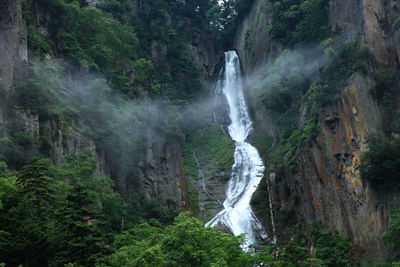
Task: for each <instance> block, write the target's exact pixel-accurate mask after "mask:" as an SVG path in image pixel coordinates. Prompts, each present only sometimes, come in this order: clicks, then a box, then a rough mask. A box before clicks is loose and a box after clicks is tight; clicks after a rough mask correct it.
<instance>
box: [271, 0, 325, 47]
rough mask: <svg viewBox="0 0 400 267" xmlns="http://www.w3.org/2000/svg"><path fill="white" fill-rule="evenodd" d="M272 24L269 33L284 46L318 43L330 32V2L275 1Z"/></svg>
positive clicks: (313, 0) (317, 0)
mask: <svg viewBox="0 0 400 267" xmlns="http://www.w3.org/2000/svg"><path fill="white" fill-rule="evenodd" d="M271 3H272V13H271V18H272V23H271V26H270V27H269V28H268V32H269V34H270V35H271V37H272V38H274V39H276V40H278V41H279V42H281V43H282V44H284V45H294V44H296V43H300V42H306V43H307V42H318V41H320V40H323V39H325V38H327V37H328V36H329V35H330V34H331V32H330V25H329V1H327V0H286V1H280V0H273V1H271Z"/></svg>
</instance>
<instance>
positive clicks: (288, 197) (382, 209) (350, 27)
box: [235, 0, 400, 257]
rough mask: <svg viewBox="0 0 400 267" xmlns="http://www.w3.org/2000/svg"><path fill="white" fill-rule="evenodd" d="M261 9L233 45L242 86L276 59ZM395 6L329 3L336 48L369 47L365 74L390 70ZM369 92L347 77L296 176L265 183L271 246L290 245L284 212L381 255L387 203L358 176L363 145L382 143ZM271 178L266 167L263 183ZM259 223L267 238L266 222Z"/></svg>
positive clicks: (262, 120)
mask: <svg viewBox="0 0 400 267" xmlns="http://www.w3.org/2000/svg"><path fill="white" fill-rule="evenodd" d="M268 5H269V4H268V2H267V1H258V0H255V1H254V4H253V7H252V9H251V11H250V13H249V15H248V16H247V17H246V18H244V20H243V22H242V25H240V26H239V28H238V31H237V33H236V37H235V48H236V49H237V50H238V54H239V56H240V59H241V62H242V64H243V70H244V72H245V74H246V75H248V76H250V78H251V75H250V74H252V73H254V72H257V70H258V69H259V68H260V66H261V65H262V64H264V63H265V62H267V63H268V62H270V61H271V60H273V59H274V58H276V56H277V55H278V54H279V52H280V46H279V45H278V44H274V43H273V42H272V41H271V40H269V38H268V34H267V32H266V30H265V29H266V28H267V27H268V25H269V20H270V18H269V14H268V12H269V7H268ZM399 6H400V2H399V1H393V0H390V1H384V0H355V1H344V0H332V1H331V10H330V20H331V25H332V28H333V29H334V30H340V32H341V37H342V39H343V40H349V41H351V40H360V41H361V43H364V44H367V45H368V46H369V47H370V50H371V53H372V59H373V60H372V61H371V62H373V63H371V67H372V68H397V67H398V66H399V63H398V62H399V51H400V42H399V40H400V33H399V32H400V30H399V29H398V28H394V27H393V25H394V21H395V20H396V19H397V18H398V17H399ZM261 29H262V30H263V31H261ZM248 82H249V83H251V80H250V79H249V81H248ZM374 86H375V84H374V81H373V78H372V77H368V76H365V75H361V74H354V75H353V76H352V77H351V78H350V79H349V80H348V85H347V87H346V88H345V89H344V90H343V91H342V93H341V96H340V101H339V102H338V103H337V104H336V105H332V106H329V107H325V108H324V109H323V110H322V111H321V112H320V114H319V115H318V129H319V132H318V137H317V138H316V140H314V141H312V142H305V143H304V144H303V146H302V147H301V152H300V158H299V162H298V163H299V164H298V165H299V171H298V173H296V174H292V173H290V172H289V171H286V172H285V173H284V174H283V176H282V174H281V178H279V179H274V180H270V181H269V183H268V184H269V185H270V196H265V201H267V202H268V199H271V200H272V205H271V208H272V210H273V215H275V216H274V217H275V220H276V221H275V225H276V228H277V232H278V241H279V239H281V240H286V241H288V240H290V239H291V238H292V235H293V234H294V233H295V231H296V229H293V228H291V227H292V226H290V225H289V226H288V225H285V223H286V224H287V222H285V220H284V219H282V216H281V215H280V213H281V211H285V210H289V211H291V212H294V213H295V214H296V217H297V222H298V223H299V224H302V225H303V226H304V227H305V228H307V226H306V222H308V221H314V222H321V223H322V224H323V225H324V226H326V227H328V228H330V229H331V230H333V231H337V232H339V233H340V234H342V235H343V236H345V237H348V238H350V240H352V241H353V242H354V243H355V244H356V246H357V247H358V248H359V250H362V251H364V252H367V254H368V256H372V257H382V256H383V255H385V253H387V252H388V249H387V247H386V246H385V244H384V243H383V242H382V240H381V235H382V233H383V232H385V231H386V230H387V227H388V224H389V220H390V203H391V202H392V201H393V199H394V197H395V196H394V195H391V194H386V195H378V194H377V193H376V191H374V190H373V188H370V186H369V185H368V184H366V183H364V182H363V181H362V180H361V179H360V174H359V166H360V161H361V155H362V153H363V152H364V151H365V150H366V149H367V144H366V139H367V137H368V136H369V135H378V136H382V135H383V129H382V128H383V125H382V118H381V117H380V114H381V111H380V109H379V107H378V105H377V103H376V101H375V100H374V98H373V96H372V95H371V93H370V91H371V89H372V88H373V87H374ZM249 100H250V106H251V107H252V111H253V114H254V117H255V122H256V127H257V128H258V129H261V130H262V131H264V132H265V134H267V135H270V136H273V137H274V136H276V133H277V132H278V131H279V129H276V127H275V126H274V124H273V123H272V120H271V117H270V114H269V113H268V111H266V110H265V109H264V108H263V104H262V103H261V102H260V101H259V99H258V98H257V97H252V95H251V92H250V98H249ZM309 113H310V111H308V110H305V109H304V110H303V111H302V112H301V118H300V121H299V126H300V127H304V124H305V122H306V121H308V119H309V118H308V116H309ZM274 172H275V170H274V167H273V166H270V169H267V170H266V176H270V175H271V174H274ZM282 177H283V178H282ZM260 186H265V183H264V185H260ZM268 212H269V210H268ZM265 223H266V224H267V225H266V228H267V230H268V231H269V235H270V236H273V234H274V233H273V231H272V226H271V221H270V219H267V221H266V222H265ZM278 243H279V242H278Z"/></svg>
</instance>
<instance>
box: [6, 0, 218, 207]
mask: <svg viewBox="0 0 400 267" xmlns="http://www.w3.org/2000/svg"><path fill="white" fill-rule="evenodd" d="M100 2H101V1H97V0H96V1H89V0H88V3H89V4H91V5H96V4H98V3H100ZM23 3H24V2H23V0H3V1H0V89H1V93H0V104H1V105H0V123H1V124H2V123H4V122H7V120H8V119H10V118H8V117H7V113H8V112H9V110H5V109H6V107H5V106H6V105H3V103H5V101H7V100H6V99H7V97H9V96H10V95H11V93H12V90H13V85H14V79H15V72H16V70H17V69H18V68H19V66H23V65H24V62H26V63H27V62H28V47H27V30H26V25H25V21H24V20H23V17H22V4H23ZM133 4H134V2H132V3H131V5H133ZM132 8H133V10H134V11H135V10H136V9H135V8H136V7H135V6H132ZM131 15H132V14H126V16H131ZM41 30H42V32H43V33H47V31H46V29H45V26H42V29H41ZM187 42H188V51H187V52H188V54H189V55H190V56H191V57H192V58H193V60H194V61H195V62H196V63H197V65H198V66H199V67H200V69H201V70H202V75H203V77H202V78H203V80H204V81H205V83H204V84H205V86H206V85H207V83H208V80H209V78H210V77H211V76H212V75H213V74H214V71H215V66H216V64H217V63H216V61H217V57H216V53H215V51H214V46H213V43H212V40H211V39H210V38H209V37H208V36H207V34H205V33H200V34H198V35H196V36H195V37H193V40H188V41H187ZM163 47H164V45H163V44H159V43H157V42H156V41H154V42H153V44H152V57H153V60H154V61H155V62H156V63H157V61H159V60H163V53H165V52H166V51H164V50H163ZM3 92H4V93H3ZM11 108H12V109H15V110H17V111H16V113H17V117H18V120H20V121H21V122H22V124H23V125H24V130H25V131H27V132H31V133H33V135H34V136H35V137H37V138H39V136H41V135H45V136H47V137H49V142H50V145H51V153H50V154H51V157H52V158H53V161H54V163H55V164H57V165H59V164H60V163H61V161H62V158H63V157H64V155H65V154H68V153H75V152H79V151H90V152H91V153H92V154H93V155H94V156H95V157H96V158H97V159H98V163H99V165H98V172H99V174H102V175H111V176H112V178H113V179H114V180H116V182H117V185H118V187H119V190H120V191H121V192H122V193H128V192H135V193H137V194H140V195H143V196H144V197H145V198H147V199H148V200H154V201H156V202H158V203H159V204H160V206H161V207H162V209H163V210H164V211H179V210H182V209H184V210H185V209H187V208H188V207H187V205H188V192H187V191H188V190H187V184H186V178H185V175H184V173H183V166H182V152H181V148H180V147H181V142H180V141H177V140H173V139H171V138H168V137H163V136H160V134H159V133H157V132H155V131H156V130H154V129H143V130H144V131H146V134H145V139H146V140H145V142H146V145H145V149H144V151H143V155H141V156H137V155H135V156H137V157H138V158H142V160H141V161H140V162H138V163H137V165H138V171H137V173H129V174H127V173H123V172H121V171H118V170H117V171H116V170H113V169H112V168H113V166H110V159H109V158H108V157H109V155H105V152H104V151H102V150H101V149H99V148H98V147H96V145H95V142H94V140H92V139H90V137H88V136H85V135H84V134H83V133H82V131H80V130H81V129H84V128H85V127H87V126H85V125H83V122H82V121H80V120H79V119H76V120H74V119H72V120H71V121H68V123H66V122H62V121H61V122H60V121H53V120H50V121H46V122H42V121H41V119H40V117H39V115H38V114H31V113H26V112H24V111H22V110H19V109H18V108H17V107H11ZM3 109H4V110H3ZM13 112H14V110H13ZM129 160H130V161H132V160H131V159H129ZM114 173H115V174H116V175H115V177H113V174H114ZM132 176H135V179H136V178H139V184H138V185H132V184H131V182H130V181H129V180H130V179H131V178H132Z"/></svg>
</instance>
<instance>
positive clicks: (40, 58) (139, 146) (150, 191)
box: [0, 0, 218, 212]
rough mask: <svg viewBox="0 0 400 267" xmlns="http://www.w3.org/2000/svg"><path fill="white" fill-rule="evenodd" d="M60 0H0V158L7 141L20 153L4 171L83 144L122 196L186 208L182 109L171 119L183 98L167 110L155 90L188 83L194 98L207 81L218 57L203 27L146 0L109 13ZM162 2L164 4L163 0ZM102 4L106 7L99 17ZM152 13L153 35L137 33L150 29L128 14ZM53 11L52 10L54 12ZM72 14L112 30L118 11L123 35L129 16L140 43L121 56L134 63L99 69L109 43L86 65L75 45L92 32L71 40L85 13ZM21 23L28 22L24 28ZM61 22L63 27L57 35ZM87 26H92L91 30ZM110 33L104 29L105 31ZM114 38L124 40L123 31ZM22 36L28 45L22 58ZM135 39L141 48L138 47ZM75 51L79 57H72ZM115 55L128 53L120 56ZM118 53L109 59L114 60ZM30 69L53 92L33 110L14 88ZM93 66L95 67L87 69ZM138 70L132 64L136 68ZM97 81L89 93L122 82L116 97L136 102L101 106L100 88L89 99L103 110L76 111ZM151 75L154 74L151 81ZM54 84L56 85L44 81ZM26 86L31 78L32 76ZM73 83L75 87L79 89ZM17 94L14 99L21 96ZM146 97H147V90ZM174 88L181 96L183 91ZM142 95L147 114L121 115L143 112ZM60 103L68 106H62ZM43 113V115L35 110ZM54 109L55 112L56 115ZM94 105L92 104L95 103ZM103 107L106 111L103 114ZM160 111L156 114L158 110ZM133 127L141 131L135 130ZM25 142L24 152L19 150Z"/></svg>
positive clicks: (57, 157)
mask: <svg viewBox="0 0 400 267" xmlns="http://www.w3.org/2000/svg"><path fill="white" fill-rule="evenodd" d="M67 2H68V1H66V2H65V3H64V1H50V2H49V6H47V8H44V6H46V5H47V4H46V1H37V2H35V3H34V4H32V5H31V2H30V1H26V2H25V1H19V0H18V1H1V4H0V5H1V9H0V10H1V11H0V12H1V16H0V18H1V22H0V23H1V24H0V38H1V39H0V54H1V55H2V56H1V57H0V78H1V79H0V88H1V107H0V124H1V125H0V126H1V130H2V132H1V137H2V138H3V139H2V150H1V152H2V153H3V154H2V158H1V160H4V161H7V163H8V162H11V161H12V159H11V158H10V157H9V154H10V153H11V152H12V151H11V150H12V149H13V148H14V147H16V149H18V150H21V153H19V151H17V152H18V153H19V154H18V153H17V154H18V158H17V160H15V161H14V162H11V163H9V164H8V165H9V168H11V169H12V168H20V167H21V165H22V164H23V162H24V161H25V160H26V158H28V157H30V156H36V155H44V156H49V157H51V158H52V160H53V161H54V163H55V164H57V165H60V164H61V162H62V161H63V158H64V156H65V155H66V154H70V153H77V152H80V151H89V152H90V153H91V154H93V155H94V156H95V157H96V158H97V161H98V172H99V173H100V174H102V175H109V176H111V177H112V178H113V179H114V180H115V181H116V184H117V188H118V190H119V191H120V192H121V193H123V194H124V195H125V196H128V195H132V194H134V195H139V196H143V197H144V198H145V199H147V200H149V201H155V202H157V203H159V205H160V206H161V208H162V210H163V211H164V212H169V211H173V212H178V211H180V210H182V209H187V208H188V207H187V205H188V200H187V194H188V192H187V185H186V178H185V176H184V173H183V159H182V152H181V146H182V144H183V142H184V136H183V133H182V131H183V129H181V128H180V127H181V125H179V123H182V121H179V119H181V120H182V116H176V114H177V113H178V111H177V110H178V109H179V108H178V106H179V103H180V102H179V101H181V102H183V101H184V99H183V100H182V99H179V100H174V101H176V102H177V103H178V104H177V105H176V107H175V106H174V105H175V103H172V104H171V105H169V104H165V105H164V104H163V103H161V104H159V103H158V100H157V94H158V95H159V96H161V94H162V93H165V94H170V95H172V96H171V98H173V97H176V98H179V97H180V98H185V97H186V95H185V93H184V92H183V91H184V90H187V89H188V88H189V89H188V90H192V92H189V93H187V94H188V95H189V94H190V95H189V96H188V98H189V97H191V98H194V97H196V96H198V95H199V94H201V92H200V93H199V92H196V91H195V90H198V89H201V88H202V86H204V87H207V84H208V80H209V78H210V77H211V76H212V75H213V74H214V70H215V66H216V65H217V60H218V58H217V56H216V52H215V51H214V50H215V49H214V44H213V42H212V40H211V38H210V37H209V35H208V34H207V33H206V32H205V31H204V30H200V31H198V30H196V31H195V32H194V31H193V32H190V33H186V30H187V29H189V28H193V27H196V29H197V28H198V25H195V26H194V25H193V22H192V21H190V20H189V19H187V18H185V17H183V16H180V17H179V19H177V20H171V17H170V15H169V14H166V13H165V10H164V11H162V10H159V9H158V7H157V6H151V3H146V4H142V3H140V2H139V1H134V0H132V1H129V3H127V4H126V5H127V6H124V8H126V10H121V9H118V6H117V8H116V9H112V8H113V6H112V5H111V8H109V10H108V9H107V8H108V7H109V6H107V5H104V6H98V5H102V4H103V3H104V2H102V1H87V2H88V3H85V1H80V2H81V4H80V5H81V6H80V7H79V5H78V7H75V6H74V5H77V3H67ZM66 3H67V4H66ZM87 4H89V6H87ZM90 5H91V6H90ZM120 5H121V4H120ZM149 5H150V6H149ZM95 6H98V8H95ZM162 8H165V5H163V6H162ZM154 10H155V11H154ZM106 11H107V12H114V13H107V14H106ZM156 11H158V12H161V11H162V12H164V13H162V12H161V13H162V15H163V16H166V17H167V19H168V21H167V25H166V26H165V27H164V26H163V27H159V28H160V29H161V30H160V31H162V32H161V33H158V32H151V31H148V32H146V29H145V28H144V27H150V26H151V25H150V23H148V24H146V22H141V21H140V20H135V19H134V18H135V16H142V17H141V19H143V20H145V19H147V17H145V16H151V14H147V13H146V12H156ZM57 12H61V13H60V14H58V16H57ZM85 12H86V13H85ZM79 14H84V15H87V16H98V17H97V18H100V19H104V20H105V21H106V23H109V24H108V25H111V24H112V23H114V24H112V25H114V26H113V27H114V29H115V27H116V26H118V23H120V22H119V21H118V22H117V19H112V17H113V15H115V18H120V19H121V21H124V23H125V24H126V25H124V26H122V27H120V28H118V30H119V31H120V30H121V29H125V30H126V32H124V33H125V34H127V36H129V34H130V33H131V32H133V31H134V30H133V29H134V27H133V26H131V25H128V22H129V23H137V25H135V31H137V32H138V33H136V34H137V35H141V36H140V37H141V38H142V40H140V41H141V42H140V44H137V40H135V39H132V40H129V42H132V43H130V45H133V46H135V45H136V47H135V49H136V50H135V51H130V52H132V54H134V55H128V57H136V59H137V61H136V63H132V62H121V63H120V64H119V66H117V67H112V68H110V67H109V65H107V64H108V63H107V64H105V65H107V66H105V65H104V66H102V65H101V62H104V60H106V61H107V60H108V59H106V57H107V56H105V57H103V56H104V54H106V53H109V51H110V50H107V49H108V48H106V50H102V53H103V55H100V54H97V55H94V57H93V58H95V61H97V60H99V61H98V62H91V63H89V62H88V56H87V55H84V54H82V52H83V51H82V48H83V46H84V43H85V42H86V41H87V42H90V41H88V40H89V39H92V38H93V36H92V37H90V38H86V39H85V38H83V39H84V40H73V38H74V36H73V34H74V33H73V31H74V28H73V27H76V26H77V24H78V27H79V23H84V20H83V19H85V18H84V17H79V16H80V15H79ZM69 15H70V16H78V17H75V18H74V19H72V20H74V21H76V22H77V24H74V25H73V26H72V24H69V23H68V24H67V25H63V23H65V21H63V19H64V17H65V16H69ZM160 16H161V15H160ZM160 19H161V18H160ZM132 21H134V22H132ZM93 23H94V21H93ZM140 23H142V24H140ZM26 24H28V28H29V35H28V31H27V26H26ZM89 26H90V25H89ZM57 27H58V28H57ZM63 27H64V28H65V29H67V30H70V32H67V33H65V29H64V28H63ZM85 27H86V26H85ZM129 27H130V28H129ZM152 27H153V26H152ZM159 28H157V30H159ZM61 29H62V30H61ZM86 29H88V28H86ZM168 29H169V32H168V35H167V34H166V32H167V30H168ZM82 30H83V28H82V29H80V31H82ZM89 30H92V31H94V30H93V29H90V28H89ZM101 30H104V31H106V29H97V31H101ZM175 31H185V35H184V36H183V35H179V34H181V32H180V33H179V34H178V35H177V33H176V32H175ZM88 33H89V32H88ZM115 33H116V32H114V33H113V34H114V35H112V37H113V38H114V37H115ZM100 34H101V32H100ZM142 35H143V36H142ZM95 38H96V37H95ZM121 38H124V36H122V37H121ZM28 39H29V40H28ZM107 40H108V39H107ZM121 40H122V39H121ZM114 41H115V40H114ZM119 41H120V40H116V42H114V44H117V45H118V42H119ZM127 42H128V41H127ZM28 43H29V49H30V51H29V54H30V59H29V62H28ZM147 44H149V46H147ZM79 45H80V46H81V47H79ZM95 45H98V44H95ZM138 45H140V46H143V47H138ZM77 46H78V47H77ZM123 48H124V47H121V48H120V49H123ZM96 49H98V50H101V49H103V48H101V47H99V46H97V48H96ZM182 49H183V50H182ZM89 50H90V49H88V50H87V51H89ZM87 51H85V52H87ZM121 52H124V51H121ZM74 53H75V54H74ZM88 53H95V50H93V49H92V50H90V51H89V52H88ZM174 53H179V58H177V57H175V56H174ZM137 54H139V55H137ZM76 55H78V56H77V57H75V56H76ZM123 56H125V57H127V55H123ZM123 56H120V55H119V56H118V60H122V61H123V60H124V59H121V57H123ZM139 56H141V57H143V58H146V60H140V59H138V57H139ZM74 57H75V58H74ZM89 57H90V56H89ZM71 59H72V60H71ZM136 59H135V60H136ZM147 59H148V60H147ZM118 60H115V62H113V63H117V61H118ZM77 61H78V62H77ZM149 62H150V63H149ZM93 63H94V65H93ZM69 64H70V65H69ZM140 64H143V65H144V66H142V65H140ZM146 64H149V65H146ZM174 64H175V65H174ZM34 66H36V68H38V70H39V72H40V74H41V75H36V74H35V75H36V76H35V75H34V77H33V78H32V77H30V76H29V79H33V80H34V79H41V78H44V80H43V81H41V82H43V83H44V85H47V87H48V89H46V90H48V91H46V92H48V93H49V94H50V95H51V96H52V95H53V94H56V95H57V97H56V99H57V100H54V101H55V103H56V104H55V105H53V106H50V107H48V106H47V103H46V107H43V109H42V110H41V109H40V108H39V109H37V107H35V106H34V107H33V108H32V107H31V106H30V103H29V101H31V100H30V99H29V98H30V97H32V95H33V96H35V95H34V94H35V93H30V92H29V91H23V93H20V92H21V91H18V90H20V88H22V89H25V87H24V86H25V83H24V82H25V77H26V76H28V74H30V73H31V71H32V69H33V68H35V67H34ZM71 66H72V67H71ZM146 66H149V69H150V70H149V72H150V74H151V75H152V76H151V77H149V76H150V74H147V73H144V74H143V72H141V73H139V74H138V73H137V72H139V71H141V69H140V68H143V69H144V68H145V67H146ZM92 68H94V69H95V70H94V71H93V69H92ZM107 68H108V69H107ZM119 68H123V70H122V74H120V73H118V72H119V70H116V69H119ZM152 68H153V69H152ZM154 68H156V69H157V70H160V69H161V70H163V72H161V71H160V72H155V70H154ZM137 69H139V70H138V71H136V70H137ZM76 70H77V71H76ZM46 71H50V72H46ZM58 71H59V72H58ZM32 72H33V71H32ZM171 73H172V74H171ZM156 74H157V75H159V74H160V76H161V74H163V75H164V76H163V77H160V78H154V77H155V76H156ZM110 75H111V76H110ZM140 75H141V76H140ZM171 75H174V77H171ZM190 75H191V76H190ZM99 76H100V77H99ZM48 77H53V78H54V79H53V80H51V81H50V80H48V79H47V78H48ZM121 77H122V78H121ZM98 78H100V79H102V78H104V79H105V80H104V82H100V83H99V84H96V85H95V87H94V88H95V89H96V90H97V91H101V90H102V89H101V88H105V90H106V91H109V90H110V87H114V88H112V90H114V89H115V88H119V89H122V88H125V89H123V90H126V91H125V92H122V90H121V91H120V92H118V90H119V89H118V90H116V91H117V92H114V93H116V94H120V95H122V96H123V97H124V98H135V99H136V100H137V102H139V104H138V105H136V104H129V103H128V104H126V102H124V101H125V99H123V100H121V99H119V97H115V98H112V100H111V102H112V103H111V102H110V103H111V105H113V104H114V103H119V102H123V103H125V104H122V105H120V106H118V105H119V104H117V105H116V106H114V107H110V106H109V104H110V103H107V102H104V101H106V100H104V99H107V97H108V96H106V94H107V93H105V94H104V95H99V98H98V101H103V102H102V105H100V106H102V107H103V108H104V110H103V111H105V113H103V114H100V113H101V112H103V111H101V112H100V113H97V114H95V113H96V110H91V111H89V110H86V111H84V109H85V105H89V106H90V105H92V104H94V103H92V104H90V102H91V99H92V98H93V99H94V98H95V96H93V95H94V93H95V92H97V91H96V90H94V91H90V90H91V89H89V90H88V91H87V92H86V93H85V92H84V90H87V89H88V88H86V89H85V88H84V87H85V86H86V85H87V84H86V82H88V81H96V79H98ZM115 78H116V79H115ZM46 79H47V80H46ZM118 79H120V80H118ZM155 79H159V80H161V81H160V82H159V83H158V84H156V82H154V81H155ZM111 80H112V81H113V82H111ZM115 80H116V82H115V83H114V81H115ZM29 81H31V80H28V82H27V83H26V84H27V85H26V88H28V89H29V90H31V89H30V87H29V86H31V84H29ZM54 81H55V83H53V82H54ZM35 83H36V80H34V84H35ZM89 83H90V82H89ZM21 84H22V85H21ZM37 84H39V83H37ZM68 84H69V85H68ZM85 84H86V85H85ZM127 84H128V86H127ZM41 85H43V84H39V86H38V87H32V88H34V90H37V91H38V92H36V91H35V92H36V96H38V95H39V94H40V93H42V91H41V90H42V89H43V88H44V86H41ZM47 87H46V88H47ZM80 87H81V89H79V88H80ZM98 87H100V88H98ZM150 87H151V88H150ZM65 89H67V90H76V91H74V93H77V94H78V95H79V96H78V100H79V101H77V99H69V97H70V96H67V97H65V95H63V94H64V93H65V92H63V90H65ZM129 90H131V92H129ZM163 90H165V92H164V91H163ZM132 91H133V92H132ZM32 92H33V91H32ZM69 93H70V92H69ZM69 93H68V94H69ZM21 94H22V96H23V97H22V98H21V97H20V96H21ZM29 94H32V95H29ZM150 94H152V95H151V96H150ZM25 95H28V98H24V96H25ZM60 95H61V96H62V97H61V98H64V99H63V101H67V102H68V101H70V102H68V104H67V106H68V105H69V106H68V107H65V106H64V104H65V103H64V102H57V101H59V98H58V97H59V96H60ZM71 95H72V94H71ZM132 95H133V97H132ZM182 95H184V96H183V97H182ZM38 97H39V98H40V97H41V96H40V95H39V96H38ZM44 97H45V101H47V99H46V97H47V95H44ZM18 99H25V100H27V103H28V104H27V106H21V105H19V104H21V103H19V104H16V103H15V101H18ZM150 99H155V100H154V109H153V110H152V112H148V113H146V114H147V115H144V114H143V112H142V111H143V110H142V111H137V110H136V109H135V110H132V113H134V112H136V113H138V114H139V115H138V114H136V113H134V114H133V115H132V114H128V115H127V116H125V115H124V112H125V113H129V112H130V109H133V108H132V107H127V108H126V107H123V105H125V106H133V105H136V106H135V107H136V108H137V109H144V107H145V106H146V105H148V104H150V103H148V101H150ZM80 100H82V102H81V103H79V102H80ZM52 101H53V100H52ZM85 101H86V102H85ZM160 102H161V101H160ZM75 104H76V105H75ZM43 106H44V105H43ZM171 106H172V107H171ZM71 107H72V108H71ZM80 107H82V108H83V109H81V108H80ZM93 107H94V106H93ZM151 107H153V106H151ZM63 108H65V109H63ZM70 108H71V109H70ZM76 108H77V109H78V111H77V110H76ZM68 109H70V110H69V111H68ZM43 110H44V112H42V111H43ZM59 110H61V111H60V112H59ZM97 110H100V109H98V108H97ZM71 111H72V112H71ZM93 111H95V113H91V114H92V115H90V112H93ZM52 112H53V113H57V115H56V116H53V115H54V114H53V115H51V113H52ZM140 112H142V113H140ZM174 112H176V113H174ZM180 112H182V111H180ZM106 113H108V115H110V116H111V117H109V116H108V115H107V116H104V115H106ZM49 114H50V116H49ZM160 114H163V115H164V116H160ZM136 115H138V116H139V117H138V118H135V119H134V120H130V119H127V118H128V117H129V118H131V119H132V117H134V116H136ZM142 115H143V116H142ZM146 116H149V117H150V118H149V117H146ZM145 117H146V118H145ZM110 118H111V120H110ZM146 119H149V120H152V121H153V123H146V121H145V120H146ZM112 120H114V121H112ZM14 121H19V122H20V124H21V125H19V126H18V127H17V128H13V129H11V128H10V127H11V126H10V125H11V124H12V122H14ZM129 123H132V125H130V126H129V125H127V124H129ZM96 124H97V125H96ZM101 124H103V126H104V131H105V132H104V131H103V130H102V129H100V130H101V131H100V132H98V131H97V130H99V128H98V126H99V125H101ZM139 129H141V130H140V131H139ZM96 131H97V132H96ZM168 131H169V132H168ZM138 132H140V133H138ZM15 133H21V135H23V136H29V138H32V146H31V147H29V151H27V149H26V148H24V147H22V148H21V147H20V146H19V144H14V143H13V142H14V139H15V138H14V136H12V137H11V143H10V142H9V141H8V140H10V139H9V137H10V135H13V134H15ZM99 133H100V134H101V135H103V136H102V137H101V138H99V136H96V135H97V134H99ZM138 135H139V136H138ZM6 142H8V143H6ZM15 142H17V141H15ZM113 142H114V143H113ZM107 143H108V144H107ZM107 146H108V148H107ZM8 147H10V149H9V148H8ZM24 149H26V150H25V151H23V150H24ZM10 151H11V152H10ZM7 153H8V154H7ZM14 165H15V166H14Z"/></svg>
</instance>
